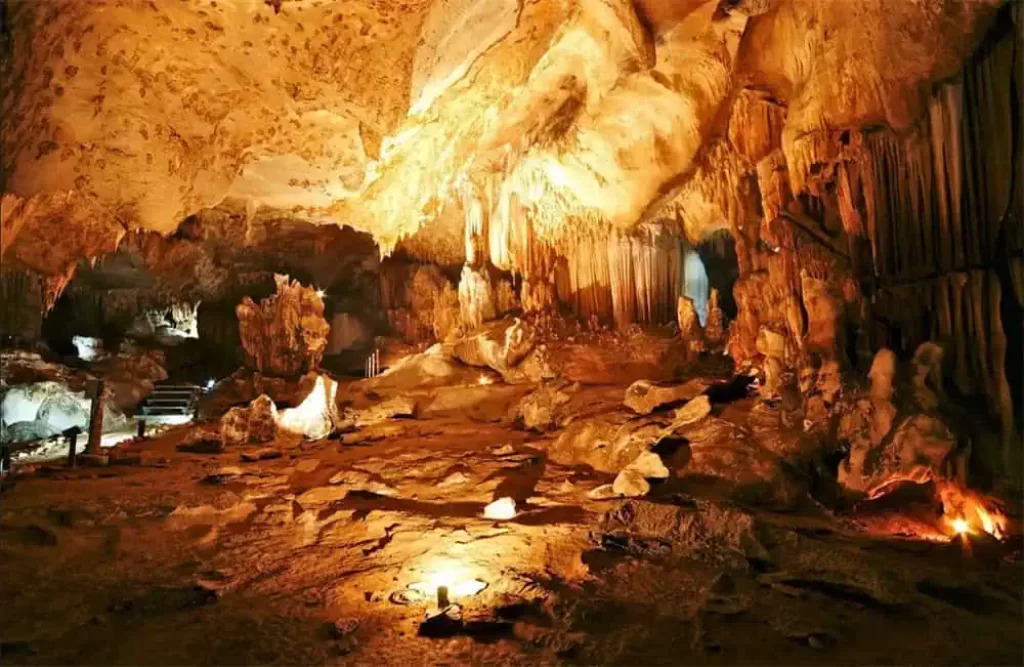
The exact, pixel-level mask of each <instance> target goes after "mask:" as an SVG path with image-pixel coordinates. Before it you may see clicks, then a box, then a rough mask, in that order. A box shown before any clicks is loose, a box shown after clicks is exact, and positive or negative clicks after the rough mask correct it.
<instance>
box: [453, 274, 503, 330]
mask: <svg viewBox="0 0 1024 667" xmlns="http://www.w3.org/2000/svg"><path fill="white" fill-rule="evenodd" d="M459 309H460V312H461V316H462V323H463V324H464V325H465V326H467V327H469V328H470V329H476V328H478V327H479V326H480V325H482V324H483V323H484V322H488V321H490V320H493V319H494V318H495V317H497V309H496V307H495V296H494V289H493V287H492V286H491V281H490V280H489V279H488V277H487V275H486V274H485V273H484V272H482V271H478V270H475V269H473V268H470V266H469V265H468V264H467V265H465V266H463V267H462V278H461V279H460V280H459Z"/></svg>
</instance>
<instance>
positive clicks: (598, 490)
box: [587, 484, 618, 500]
mask: <svg viewBox="0 0 1024 667" xmlns="http://www.w3.org/2000/svg"><path fill="white" fill-rule="evenodd" d="M617 496H618V494H617V493H615V489H614V487H613V485H612V484H602V485H601V486H596V487H594V488H593V489H591V490H590V492H589V493H588V494H587V497H588V498H591V499H592V500H610V499H611V498H615V497H617Z"/></svg>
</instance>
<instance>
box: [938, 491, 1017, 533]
mask: <svg viewBox="0 0 1024 667" xmlns="http://www.w3.org/2000/svg"><path fill="white" fill-rule="evenodd" d="M939 496H940V497H941V499H942V509H943V512H944V513H945V515H946V517H947V519H946V522H947V525H948V526H949V528H950V529H951V530H952V531H953V532H954V533H955V534H957V535H975V534H977V533H978V532H979V531H984V532H985V533H988V534H989V535H991V536H992V537H994V538H996V539H997V540H1002V539H1005V537H1006V527H1007V520H1006V515H1004V514H1003V513H1002V512H1000V511H999V510H998V509H997V508H996V506H995V503H994V501H992V500H990V499H987V498H985V497H983V496H981V495H980V494H978V493H975V492H974V491H971V490H970V489H965V488H963V487H961V486H960V485H959V484H957V483H955V482H949V481H942V482H941V483H940V484H939Z"/></svg>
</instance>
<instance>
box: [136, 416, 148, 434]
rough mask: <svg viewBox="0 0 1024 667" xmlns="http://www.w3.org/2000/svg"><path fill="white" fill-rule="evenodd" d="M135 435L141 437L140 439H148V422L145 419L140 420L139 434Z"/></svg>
mask: <svg viewBox="0 0 1024 667" xmlns="http://www.w3.org/2000/svg"><path fill="white" fill-rule="evenodd" d="M135 435H136V436H137V437H140V438H145V437H146V420H145V419H140V420H139V423H138V432H137V433H136V434H135Z"/></svg>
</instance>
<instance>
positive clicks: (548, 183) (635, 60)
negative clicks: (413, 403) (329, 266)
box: [0, 0, 1002, 275]
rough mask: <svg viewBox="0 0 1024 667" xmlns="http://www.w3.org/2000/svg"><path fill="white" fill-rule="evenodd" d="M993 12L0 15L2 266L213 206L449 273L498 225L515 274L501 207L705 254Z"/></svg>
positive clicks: (488, 3)
mask: <svg viewBox="0 0 1024 667" xmlns="http://www.w3.org/2000/svg"><path fill="white" fill-rule="evenodd" d="M1000 4H1002V3H1001V2H1000V1H999V0H984V1H976V2H975V1H972V2H956V1H952V0H915V1H910V0H905V1H901V2H893V1H891V0H864V1H861V2H841V1H838V0H837V1H835V2H821V1H820V0H750V1H745V0H721V1H719V0H711V1H709V2H701V1H699V0H683V1H670V0H634V1H632V2H631V1H629V0H402V1H396V0H343V1H340V2H327V1H323V0H274V1H270V2H266V3H260V2H254V1H253V0H210V1H202V2H201V1H199V0H187V1H174V2H164V1H152V2H146V1H142V0H117V1H116V2H110V1H109V0H52V1H50V2H16V1H15V2H7V3H6V5H5V16H4V19H5V21H4V27H3V41H4V44H3V63H2V74H3V77H4V81H5V85H4V87H3V92H2V100H0V144H2V149H3V151H2V169H3V192H4V198H3V214H4V215H3V258H4V263H5V264H8V263H10V264H9V265H15V266H23V267H26V268H29V269H32V270H34V271H38V272H40V273H43V274H46V275H54V274H60V273H62V272H66V271H67V270H68V267H69V266H73V265H75V264H76V263H77V262H78V261H79V260H81V259H82V258H88V257H94V256H97V255H100V254H103V253H107V252H110V251H112V250H113V249H114V248H116V247H117V246H118V244H119V243H120V242H121V241H122V239H123V238H124V237H125V235H126V234H127V233H128V232H133V231H135V230H148V231H152V232H156V233H159V234H164V235H169V234H172V233H174V232H175V231H176V230H178V228H179V226H180V225H181V224H182V222H183V221H184V220H186V219H187V218H189V216H195V215H196V214H199V213H201V212H203V211H209V210H213V209H216V210H220V211H225V210H227V209H230V210H231V213H230V215H229V214H228V213H225V215H229V217H230V216H234V217H231V219H238V220H240V221H241V222H240V223H239V224H241V225H242V229H244V228H245V225H246V224H250V226H251V223H246V221H252V220H255V219H258V218H259V219H264V220H266V219H273V220H281V219H290V220H294V221H303V222H307V223H313V224H317V225H329V226H332V227H333V226H335V225H344V226H348V227H351V228H353V229H355V230H358V231H360V232H366V233H369V234H370V235H372V237H373V238H374V239H375V240H376V242H377V244H378V246H379V248H380V250H381V252H384V253H388V252H391V251H393V250H395V249H398V250H400V251H402V252H404V253H406V254H408V255H411V256H413V257H416V258H419V259H424V260H432V261H437V262H440V263H445V264H456V263H461V262H462V261H463V260H464V259H465V248H464V246H463V239H464V229H465V228H466V226H467V225H468V226H470V227H472V226H473V225H475V224H479V220H480V218H481V217H488V218H490V219H491V222H490V224H489V227H490V229H491V230H492V242H491V249H490V255H491V259H492V260H494V262H495V264H497V265H499V266H501V268H506V269H516V268H519V267H517V265H516V259H515V257H514V256H512V255H510V254H509V253H508V252H504V251H503V250H502V249H501V247H498V248H497V249H496V248H495V246H496V245H497V246H502V245H503V244H506V245H507V241H502V240H501V239H498V240H497V241H496V242H495V240H494V238H493V234H494V231H493V230H495V229H497V230H499V232H500V230H502V229H505V230H506V231H505V232H504V233H506V235H508V234H513V235H514V233H515V232H514V231H508V229H509V228H510V227H511V226H512V223H510V222H508V221H509V220H510V219H516V217H517V215H518V216H520V217H521V216H522V215H524V214H525V215H526V216H528V217H529V218H530V221H531V222H530V233H531V234H532V235H534V236H535V237H536V239H538V240H540V241H543V242H545V243H547V244H550V245H551V246H552V247H554V248H557V249H558V251H559V252H561V253H563V254H566V253H569V252H571V250H572V248H573V243H574V240H577V239H578V238H579V237H580V236H593V235H601V234H607V233H610V232H624V231H628V230H632V229H638V228H640V227H642V226H644V225H651V224H661V225H675V226H678V227H679V228H680V231H681V232H682V233H684V234H685V235H686V236H687V237H689V238H691V240H693V239H700V238H702V237H704V236H706V235H707V234H709V233H711V232H714V231H715V230H717V229H719V228H722V227H725V226H727V225H728V224H729V222H730V220H732V221H733V222H734V221H735V218H736V217H737V216H742V215H744V211H743V209H744V207H745V206H746V204H744V203H743V202H744V201H749V202H750V206H752V207H754V208H755V209H756V208H758V207H762V206H763V205H769V206H770V202H767V203H766V204H763V203H762V202H761V201H760V199H761V198H764V197H765V196H766V194H765V193H764V192H746V194H745V195H744V196H740V197H739V198H738V199H739V201H740V203H739V204H735V203H731V202H734V201H736V200H737V195H736V193H737V190H739V191H741V195H742V191H743V190H744V179H743V178H741V177H740V175H742V174H749V173H755V172H756V171H757V169H758V166H757V165H758V163H759V162H764V160H765V158H766V157H767V156H769V155H770V154H772V153H773V152H775V153H776V155H777V157H776V158H775V159H776V161H780V162H781V161H784V162H785V164H786V165H788V176H787V177H788V180H789V181H790V184H791V186H792V189H793V191H794V192H800V191H803V190H806V189H807V188H813V177H814V175H815V174H817V173H818V171H819V167H820V165H821V164H825V163H828V161H829V160H831V159H833V158H834V157H835V155H834V152H835V151H836V150H838V149H837V148H836V145H835V142H834V141H833V140H832V139H831V138H832V137H834V136H835V134H836V133H837V132H839V131H843V130H854V131H859V130H861V129H863V128H870V127H878V126H884V127H888V128H891V129H892V130H894V131H896V132H899V131H902V130H905V129H907V128H909V127H911V126H912V125H913V124H914V123H915V122H916V120H917V119H918V118H919V117H920V116H921V115H922V114H923V113H925V110H926V103H927V96H928V94H929V91H930V90H931V87H932V86H933V84H934V83H935V82H938V81H941V80H943V79H945V78H948V77H950V76H952V75H954V74H955V73H956V72H957V70H958V69H959V67H960V65H961V63H962V62H963V61H964V59H965V58H966V57H967V56H968V55H969V54H970V53H971V52H972V50H973V49H974V48H975V47H976V45H977V43H978V41H979V40H980V38H981V37H982V35H983V34H984V33H985V31H986V30H987V29H988V27H989V26H990V24H991V22H992V20H993V17H994V16H995V13H996V10H997V9H998V7H999V5H1000ZM296 233H297V234H298V233H299V232H296ZM302 233H303V234H304V233H305V232H302ZM243 235H244V234H243ZM284 245H285V246H287V243H285V244H284ZM293 245H294V246H295V247H297V248H303V249H305V248H306V245H305V244H303V243H295V244H293ZM302 252H303V253H306V250H303V251H302Z"/></svg>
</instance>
